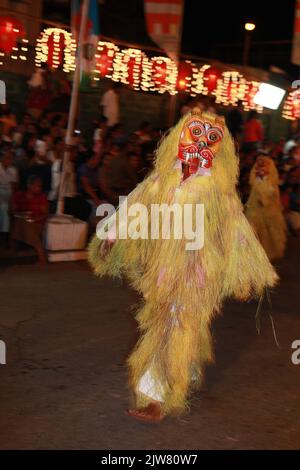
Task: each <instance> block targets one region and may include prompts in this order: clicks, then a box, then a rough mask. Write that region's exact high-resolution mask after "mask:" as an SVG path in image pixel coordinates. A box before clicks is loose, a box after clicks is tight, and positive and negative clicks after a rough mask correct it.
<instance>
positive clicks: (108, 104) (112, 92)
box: [101, 82, 120, 127]
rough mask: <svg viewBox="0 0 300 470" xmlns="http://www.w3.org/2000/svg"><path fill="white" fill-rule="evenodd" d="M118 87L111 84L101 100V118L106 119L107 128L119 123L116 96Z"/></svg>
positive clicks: (117, 95) (117, 98) (118, 104)
mask: <svg viewBox="0 0 300 470" xmlns="http://www.w3.org/2000/svg"><path fill="white" fill-rule="evenodd" d="M118 88H119V85H118V84H117V83H115V82H111V83H110V85H109V88H108V90H107V91H106V92H105V93H104V95H103V96H102V100H101V106H102V107H103V116H105V117H106V118H107V125H108V127H112V126H114V125H115V124H118V123H119V122H120V101H119V94H118Z"/></svg>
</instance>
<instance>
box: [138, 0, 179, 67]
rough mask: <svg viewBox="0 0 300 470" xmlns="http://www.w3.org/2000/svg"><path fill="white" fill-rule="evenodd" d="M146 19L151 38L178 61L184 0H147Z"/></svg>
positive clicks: (145, 3)
mask: <svg viewBox="0 0 300 470" xmlns="http://www.w3.org/2000/svg"><path fill="white" fill-rule="evenodd" d="M144 5H145V19H146V25H147V30H148V34H149V36H150V37H151V39H152V40H153V41H154V42H155V43H156V44H157V45H158V46H159V47H160V48H162V49H164V51H165V52H166V53H167V55H168V56H169V57H170V58H171V59H173V60H175V61H177V59H178V53H179V49H180V42H181V29H182V18H183V6H184V0H145V2H144Z"/></svg>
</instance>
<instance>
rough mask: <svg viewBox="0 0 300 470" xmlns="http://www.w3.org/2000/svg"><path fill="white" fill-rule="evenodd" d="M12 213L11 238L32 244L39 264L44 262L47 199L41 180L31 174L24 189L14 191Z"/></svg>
mask: <svg viewBox="0 0 300 470" xmlns="http://www.w3.org/2000/svg"><path fill="white" fill-rule="evenodd" d="M12 212H13V215H14V219H13V228H12V239H13V240H18V241H21V242H24V243H26V244H27V245H30V246H32V247H33V248H34V249H35V250H36V252H37V255H38V258H39V262H40V264H45V263H46V254H45V251H44V248H43V243H42V234H43V231H44V227H45V223H46V220H47V215H48V201H47V198H46V195H45V194H44V193H43V192H42V181H41V179H40V178H39V177H37V176H35V175H31V176H30V177H29V179H28V182H27V190H26V191H18V192H16V193H15V195H14V197H13V202H12Z"/></svg>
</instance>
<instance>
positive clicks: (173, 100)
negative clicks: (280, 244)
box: [168, 0, 185, 127]
mask: <svg viewBox="0 0 300 470" xmlns="http://www.w3.org/2000/svg"><path fill="white" fill-rule="evenodd" d="M184 6H185V0H183V2H182V13H181V21H180V25H179V34H178V50H177V55H176V65H177V67H178V66H179V57H180V51H181V40H182V29H183V17H184ZM176 105H177V94H176V95H170V100H169V111H168V127H172V126H173V124H174V121H175V116H176Z"/></svg>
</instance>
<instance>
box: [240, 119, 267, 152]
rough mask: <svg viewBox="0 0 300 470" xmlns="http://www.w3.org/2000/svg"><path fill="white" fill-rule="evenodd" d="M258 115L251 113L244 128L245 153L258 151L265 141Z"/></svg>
mask: <svg viewBox="0 0 300 470" xmlns="http://www.w3.org/2000/svg"><path fill="white" fill-rule="evenodd" d="M257 116H258V113H257V111H255V110H252V111H250V113H249V117H248V119H247V121H246V123H245V128H244V151H245V152H248V151H250V150H257V149H258V148H259V147H260V145H261V144H262V142H263V140H264V131H263V127H262V124H261V122H260V121H259V120H258V119H257Z"/></svg>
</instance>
